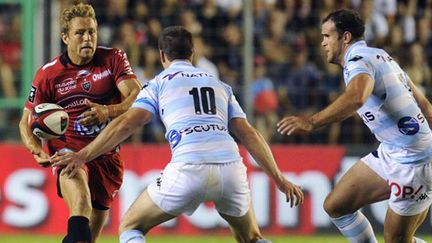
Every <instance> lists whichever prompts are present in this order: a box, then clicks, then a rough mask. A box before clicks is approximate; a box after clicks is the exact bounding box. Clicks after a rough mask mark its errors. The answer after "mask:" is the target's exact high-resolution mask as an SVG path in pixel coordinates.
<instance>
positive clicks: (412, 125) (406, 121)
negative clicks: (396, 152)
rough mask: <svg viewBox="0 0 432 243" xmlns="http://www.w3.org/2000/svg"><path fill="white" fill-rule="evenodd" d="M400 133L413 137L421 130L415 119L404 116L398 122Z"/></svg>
mask: <svg viewBox="0 0 432 243" xmlns="http://www.w3.org/2000/svg"><path fill="white" fill-rule="evenodd" d="M398 128H399V132H401V133H402V134H404V135H409V136H412V135H414V134H416V133H418V131H419V130H420V125H419V123H418V121H417V119H415V118H414V117H411V116H404V117H402V118H401V119H400V120H399V121H398Z"/></svg>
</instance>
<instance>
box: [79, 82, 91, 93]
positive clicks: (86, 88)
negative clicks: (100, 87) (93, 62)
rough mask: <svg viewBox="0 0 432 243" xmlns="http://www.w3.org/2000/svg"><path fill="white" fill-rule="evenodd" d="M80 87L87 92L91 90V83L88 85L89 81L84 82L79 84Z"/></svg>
mask: <svg viewBox="0 0 432 243" xmlns="http://www.w3.org/2000/svg"><path fill="white" fill-rule="evenodd" d="M81 87H82V88H83V89H84V90H85V91H87V92H89V91H90V89H91V83H90V82H89V81H84V82H83V83H82V84H81Z"/></svg>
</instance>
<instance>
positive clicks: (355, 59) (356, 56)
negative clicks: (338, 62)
mask: <svg viewBox="0 0 432 243" xmlns="http://www.w3.org/2000/svg"><path fill="white" fill-rule="evenodd" d="M362 58H363V57H362V56H359V55H355V56H354V57H353V58H351V59H349V60H348V62H357V61H358V60H360V59H362Z"/></svg>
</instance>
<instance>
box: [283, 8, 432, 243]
mask: <svg viewBox="0 0 432 243" xmlns="http://www.w3.org/2000/svg"><path fill="white" fill-rule="evenodd" d="M364 29H365V28H364V22H363V20H362V19H360V17H359V15H358V14H357V13H356V12H354V11H351V10H338V11H335V12H333V13H331V14H329V15H328V16H327V17H326V18H325V19H324V20H323V22H322V29H321V33H322V36H323V41H322V46H323V48H324V50H325V51H326V53H327V60H328V61H329V62H330V63H334V64H337V65H340V66H341V67H342V68H343V74H344V80H345V83H346V89H345V91H344V93H342V94H341V95H340V96H339V98H338V99H336V100H335V101H334V102H333V103H332V104H330V105H329V106H328V107H327V108H325V109H323V110H322V111H319V112H318V113H316V114H314V115H312V116H310V117H297V116H287V117H284V118H283V119H282V120H281V121H280V122H279V123H278V131H279V132H280V133H281V134H287V135H291V134H298V133H308V132H311V131H313V130H314V129H316V128H319V127H322V126H324V125H327V124H330V123H332V122H338V121H342V120H343V119H345V118H347V117H349V116H351V115H353V114H354V113H355V112H357V113H358V114H359V115H360V117H361V118H362V119H363V121H364V123H365V124H366V125H367V126H368V127H369V129H370V130H371V131H372V133H374V135H375V137H376V138H377V139H378V141H379V142H380V145H379V147H378V149H377V150H376V151H374V152H372V153H370V154H368V155H366V156H365V157H363V158H361V159H360V160H359V161H358V162H357V163H356V164H355V165H354V166H353V167H352V168H350V169H349V170H348V171H347V173H346V174H345V175H344V176H343V177H342V179H341V180H340V181H339V182H338V183H337V184H336V186H335V188H334V189H333V191H332V192H331V193H330V194H329V195H328V196H327V198H326V200H325V202H324V209H325V210H326V212H327V213H328V214H329V216H330V217H331V220H332V221H333V223H334V224H335V225H336V227H337V228H338V229H339V230H340V231H341V233H342V234H343V235H344V236H345V237H347V238H348V239H349V241H350V242H377V240H376V237H375V235H374V232H373V229H372V227H371V224H370V223H369V221H368V220H367V218H365V216H364V215H363V214H362V213H361V212H360V211H359V209H360V208H362V207H363V206H365V205H368V204H371V203H374V202H379V201H382V200H385V199H389V201H388V206H389V207H388V210H387V214H386V218H385V222H384V238H385V242H387V243H412V242H417V243H418V242H424V241H423V240H421V239H419V238H416V237H414V234H415V232H416V230H417V228H418V227H419V226H420V224H421V223H422V222H423V221H424V219H425V217H426V215H427V212H428V210H429V207H430V205H431V202H432V134H431V130H430V128H429V124H432V106H431V104H430V103H429V101H428V100H427V99H426V98H425V96H424V95H423V94H422V93H421V92H420V91H419V90H418V89H417V88H416V87H415V85H414V84H413V83H412V81H411V80H410V78H409V77H408V75H407V74H406V73H405V72H404V71H403V70H402V69H401V68H400V67H399V65H398V64H397V63H396V62H395V60H393V59H392V58H391V57H390V56H389V55H388V54H387V53H386V52H385V51H384V50H382V49H378V48H371V47H368V46H367V45H366V42H365V41H364V40H363V35H364Z"/></svg>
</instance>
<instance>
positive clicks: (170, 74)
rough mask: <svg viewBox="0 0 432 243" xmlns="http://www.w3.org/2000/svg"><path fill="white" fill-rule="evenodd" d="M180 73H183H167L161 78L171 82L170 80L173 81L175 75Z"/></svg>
mask: <svg viewBox="0 0 432 243" xmlns="http://www.w3.org/2000/svg"><path fill="white" fill-rule="evenodd" d="M182 72H183V71H178V72H175V73H169V74H167V75H165V76H164V77H163V79H164V78H168V80H171V79H173V78H174V77H175V76H177V74H179V73H182Z"/></svg>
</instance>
